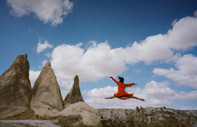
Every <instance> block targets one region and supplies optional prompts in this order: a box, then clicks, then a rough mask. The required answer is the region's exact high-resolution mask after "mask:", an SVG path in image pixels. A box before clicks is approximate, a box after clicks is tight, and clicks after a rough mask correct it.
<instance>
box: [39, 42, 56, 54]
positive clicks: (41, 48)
mask: <svg viewBox="0 0 197 127" xmlns="http://www.w3.org/2000/svg"><path fill="white" fill-rule="evenodd" d="M47 48H53V45H52V44H49V43H48V41H44V43H43V44H42V43H41V40H39V42H38V45H37V48H36V52H37V53H41V52H42V51H44V50H45V49H47Z"/></svg>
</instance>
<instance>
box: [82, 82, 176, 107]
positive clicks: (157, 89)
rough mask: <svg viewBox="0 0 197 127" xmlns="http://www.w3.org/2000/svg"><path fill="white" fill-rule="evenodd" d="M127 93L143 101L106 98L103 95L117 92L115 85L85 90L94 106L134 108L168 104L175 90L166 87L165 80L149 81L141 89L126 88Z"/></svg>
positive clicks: (88, 101)
mask: <svg viewBox="0 0 197 127" xmlns="http://www.w3.org/2000/svg"><path fill="white" fill-rule="evenodd" d="M127 91H128V93H134V96H137V97H140V98H144V99H145V102H142V101H139V100H135V99H129V100H124V101H122V100H119V99H112V100H111V99H110V100H106V99H104V97H108V96H113V95H114V93H116V92H117V87H111V86H107V87H104V88H99V89H92V90H90V91H88V92H87V99H86V100H85V101H86V102H87V103H88V104H90V105H91V106H93V107H95V108H135V107H136V106H143V107H146V106H166V105H170V104H171V103H172V102H171V101H172V100H173V99H174V98H175V97H176V92H175V91H173V90H172V89H170V88H169V87H168V83H167V82H160V83H158V82H155V81H151V82H149V83H147V84H146V86H145V87H144V88H143V89H140V88H135V86H133V88H132V87H131V88H127Z"/></svg>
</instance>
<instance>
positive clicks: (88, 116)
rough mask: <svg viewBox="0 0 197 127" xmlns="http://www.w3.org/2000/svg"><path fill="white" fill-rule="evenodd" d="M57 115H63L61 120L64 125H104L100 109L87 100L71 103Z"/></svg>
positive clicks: (97, 126) (99, 126) (94, 126)
mask: <svg viewBox="0 0 197 127" xmlns="http://www.w3.org/2000/svg"><path fill="white" fill-rule="evenodd" d="M56 116H58V117H62V118H61V119H59V122H60V123H61V124H64V125H65V124H70V126H76V127H78V126H79V127H80V126H88V127H89V126H91V127H102V123H101V118H100V115H99V113H98V111H97V110H96V109H94V108H92V107H91V106H89V105H88V104H86V103H85V102H77V103H74V104H71V105H69V106H68V107H66V108H65V109H64V110H63V111H61V112H59V113H58V114H57V115H56Z"/></svg>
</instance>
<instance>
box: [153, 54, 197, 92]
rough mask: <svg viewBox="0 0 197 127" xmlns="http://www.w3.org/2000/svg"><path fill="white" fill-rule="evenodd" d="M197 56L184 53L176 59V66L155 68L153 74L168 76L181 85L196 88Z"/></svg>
mask: <svg viewBox="0 0 197 127" xmlns="http://www.w3.org/2000/svg"><path fill="white" fill-rule="evenodd" d="M196 65H197V57H195V56H193V55H191V54H190V55H184V56H183V57H181V58H179V59H178V60H177V61H176V65H175V66H176V68H177V69H174V68H170V69H162V68H155V69H154V70H153V73H154V74H157V75H160V76H165V77H167V78H170V79H172V80H174V81H176V82H178V83H179V84H181V85H186V86H190V87H192V88H197V84H196V83H197V78H196V77H197V66H196Z"/></svg>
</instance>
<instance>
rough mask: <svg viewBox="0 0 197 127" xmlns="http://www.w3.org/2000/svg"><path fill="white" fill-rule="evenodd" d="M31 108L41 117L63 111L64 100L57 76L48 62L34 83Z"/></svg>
mask: <svg viewBox="0 0 197 127" xmlns="http://www.w3.org/2000/svg"><path fill="white" fill-rule="evenodd" d="M31 108H32V109H33V110H34V111H35V114H37V115H39V116H53V115H54V114H56V113H57V112H59V111H61V110H63V100H62V96H61V92H60V88H59V85H58V82H57V80H56V76H55V74H54V72H53V70H52V68H51V63H50V62H48V63H47V64H46V65H45V66H44V68H43V69H42V71H41V73H40V75H39V76H38V78H37V80H36V81H35V83H34V86H33V91H32V100H31Z"/></svg>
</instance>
